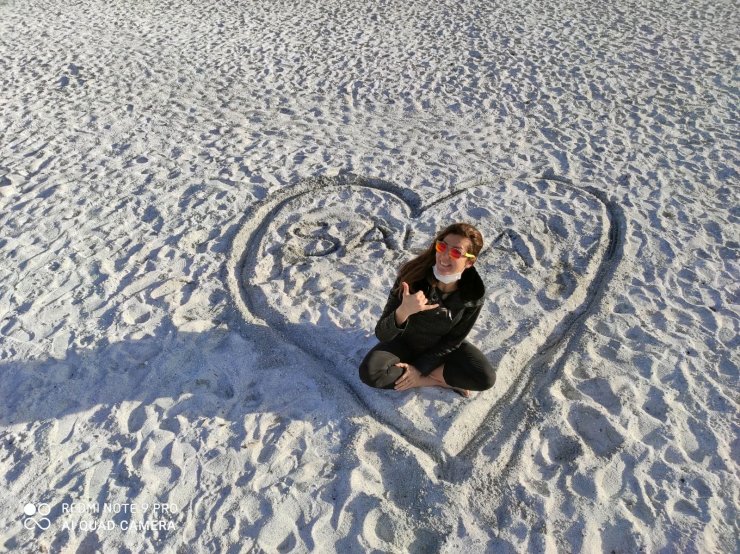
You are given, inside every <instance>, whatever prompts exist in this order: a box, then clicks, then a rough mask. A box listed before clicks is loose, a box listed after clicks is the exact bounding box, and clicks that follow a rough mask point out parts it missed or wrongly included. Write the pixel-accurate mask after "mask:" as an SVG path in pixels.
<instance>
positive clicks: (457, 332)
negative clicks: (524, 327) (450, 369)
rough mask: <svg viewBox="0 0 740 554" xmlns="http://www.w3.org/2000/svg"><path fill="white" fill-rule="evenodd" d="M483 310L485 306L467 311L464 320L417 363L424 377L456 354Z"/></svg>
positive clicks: (481, 305) (474, 307) (417, 367)
mask: <svg viewBox="0 0 740 554" xmlns="http://www.w3.org/2000/svg"><path fill="white" fill-rule="evenodd" d="M481 309H483V304H482V303H481V304H478V305H477V306H472V307H469V308H466V309H465V312H464V313H463V316H462V318H461V319H460V321H458V322H457V324H456V325H455V326H454V327H453V328H452V329H451V330H450V332H449V333H447V334H446V335H445V336H444V337H443V338H442V339H441V340H440V341H439V342H438V343H437V344H436V345H434V346H433V347H432V348H430V349H429V350H427V351H426V352H424V353H423V354H422V355H421V356H419V357H418V358H417V359H416V360H415V361H414V365H415V366H416V369H418V370H419V371H421V373H422V374H423V375H426V374H428V373H430V372H431V371H432V370H434V369H436V368H438V367H439V366H440V365H441V364H442V361H443V359H444V357H445V356H447V355H448V354H450V353H451V352H454V351H455V350H456V349H457V348H458V347H459V346H460V345H461V344H462V342H463V341H464V340H465V337H467V336H468V333H470V330H471V329H472V328H473V326H474V325H475V322H476V320H477V319H478V315H479V314H480V312H481Z"/></svg>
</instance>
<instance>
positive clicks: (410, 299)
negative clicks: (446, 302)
mask: <svg viewBox="0 0 740 554" xmlns="http://www.w3.org/2000/svg"><path fill="white" fill-rule="evenodd" d="M401 286H402V287H403V295H402V297H401V309H402V310H403V313H404V315H406V317H408V316H410V315H413V314H415V313H417V312H424V311H426V310H433V309H434V308H436V307H438V306H439V304H427V297H426V295H425V294H424V293H423V292H422V291H418V292H415V293H414V294H410V293H409V285H408V283H406V282H403V283H401Z"/></svg>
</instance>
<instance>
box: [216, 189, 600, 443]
mask: <svg viewBox="0 0 740 554" xmlns="http://www.w3.org/2000/svg"><path fill="white" fill-rule="evenodd" d="M519 187H520V188H519V189H517V190H521V191H523V192H522V194H523V195H529V196H531V197H532V198H534V199H535V200H537V194H538V191H539V194H542V195H544V194H550V195H554V197H556V198H557V197H558V195H560V196H561V197H562V198H561V200H569V201H570V202H573V201H574V199H577V200H579V201H585V202H586V204H587V205H588V206H590V209H591V210H592V212H593V213H591V214H590V215H591V216H593V217H594V218H595V219H597V220H598V232H597V236H595V237H594V242H593V245H592V246H591V248H590V250H591V251H590V254H589V257H588V260H587V261H586V262H585V265H584V267H583V268H582V269H583V272H582V275H581V276H580V281H579V282H578V283H577V284H576V285H575V286H573V287H571V288H572V290H570V291H569V293H568V297H567V299H566V300H565V301H564V302H563V303H562V305H557V306H555V307H554V308H552V310H551V311H552V314H550V315H551V317H549V319H548V320H546V321H545V322H544V323H540V324H538V325H535V326H533V328H531V329H528V330H526V331H527V334H526V340H524V341H521V340H520V339H521V337H522V333H521V332H520V333H519V335H516V333H515V334H514V336H513V337H511V338H513V339H516V340H519V341H520V342H519V343H517V344H514V345H511V344H510V345H508V346H507V347H505V348H503V347H502V348H500V349H499V351H498V352H497V353H496V355H495V356H493V358H494V359H492V361H493V362H494V364H495V365H496V366H497V367H498V368H499V378H498V381H497V386H496V387H494V389H493V390H492V391H486V392H484V393H481V394H479V395H477V396H476V398H475V399H474V400H473V401H472V402H467V403H465V404H457V405H454V406H456V411H455V412H454V413H451V414H447V417H446V419H449V420H450V421H451V422H450V423H449V425H448V427H447V428H446V429H443V432H442V436H441V439H440V434H439V430H438V429H437V427H438V426H439V421H432V422H428V421H427V422H425V423H426V428H424V426H421V427H420V426H419V418H418V417H416V418H414V413H413V409H414V406H416V409H417V412H418V403H416V404H414V402H413V401H409V400H408V398H409V397H408V395H406V397H405V400H404V397H402V396H401V395H398V394H397V393H393V392H386V391H375V390H373V389H370V388H369V387H366V386H365V385H364V384H362V383H361V382H360V381H359V378H358V377H357V371H356V366H357V364H358V363H359V361H360V359H361V355H362V352H363V351H367V349H369V347H371V346H372V344H374V342H375V339H374V337H372V338H368V333H369V332H371V330H357V329H350V328H347V327H345V328H342V327H341V326H339V327H338V328H339V330H340V332H339V333H336V332H335V333H333V334H332V333H329V336H330V338H331V337H332V336H333V337H334V338H337V337H341V339H342V340H344V337H345V335H346V336H347V337H348V340H346V343H348V344H354V345H358V348H357V349H356V350H355V351H354V352H350V353H349V354H347V353H346V352H344V353H343V355H338V353H339V352H340V351H341V344H339V345H338V344H331V341H330V340H329V341H325V340H321V341H317V340H316V338H317V337H316V336H315V334H313V335H312V336H306V334H307V333H305V331H306V329H308V328H310V327H311V325H314V324H311V323H309V322H308V320H307V319H303V320H302V319H301V317H300V316H298V318H297V321H293V322H291V321H289V319H288V318H286V317H284V316H283V315H282V314H281V313H280V312H278V311H275V309H273V307H272V306H271V305H270V303H269V300H267V297H268V296H272V295H274V294H277V295H280V294H285V293H284V291H280V290H279V285H280V282H281V280H282V274H281V272H284V271H288V270H287V269H286V267H289V266H290V265H291V264H287V265H286V264H284V265H283V266H282V267H279V268H277V274H276V275H277V276H278V277H280V278H279V279H277V280H276V281H274V282H271V281H270V276H269V275H267V273H268V272H269V271H273V273H274V272H275V270H274V268H266V269H265V268H262V269H261V270H260V271H256V270H257V269H258V264H259V263H260V260H264V259H265V254H266V252H267V253H269V245H270V244H277V246H276V248H279V249H283V250H285V251H286V252H287V254H286V253H282V254H280V255H281V256H283V257H285V256H286V255H288V254H289V255H290V256H293V255H295V258H294V259H293V261H295V262H298V261H300V259H301V257H303V258H304V259H305V258H307V257H310V256H315V257H316V258H319V257H321V256H329V255H332V256H337V257H338V258H342V256H343V255H345V254H346V253H347V252H349V251H350V250H351V249H352V248H353V247H356V246H357V244H354V246H353V245H352V244H349V242H352V241H348V243H347V244H341V242H340V241H336V240H333V239H332V238H331V236H330V235H326V236H325V237H321V236H315V237H311V236H309V235H308V234H306V235H305V236H304V234H303V233H301V232H300V229H299V228H296V227H295V226H293V228H292V229H293V230H292V232H291V227H290V226H289V225H288V223H289V221H288V220H289V219H290V217H289V216H290V214H291V212H290V211H289V210H290V209H293V212H292V215H293V218H294V220H299V219H300V218H301V214H300V213H298V212H299V211H300V210H298V209H297V208H300V209H301V210H302V209H304V208H306V209H307V210H311V209H313V208H315V206H314V207H313V208H312V206H311V202H312V201H320V200H321V199H322V198H327V197H329V196H331V195H334V196H335V197H336V201H337V202H339V201H340V200H341V198H349V199H351V198H352V197H353V195H354V196H356V195H358V194H367V195H370V196H371V197H372V200H374V201H375V203H377V204H383V202H385V203H392V202H395V203H396V205H397V207H399V209H400V211H401V212H402V213H400V214H395V215H396V216H399V215H400V216H401V217H395V219H396V220H397V221H395V223H392V224H390V225H388V226H387V227H386V226H381V227H379V228H378V231H380V232H376V233H375V234H376V235H377V237H375V239H373V240H378V241H382V242H383V243H384V244H385V246H386V247H387V250H389V251H398V252H405V251H407V250H408V246H409V244H410V243H411V242H412V239H413V235H414V233H413V231H412V226H411V225H404V224H403V221H402V220H403V219H404V217H407V218H408V220H409V222H411V223H413V225H414V226H418V225H419V224H420V222H421V220H422V216H423V215H424V214H425V213H429V212H428V210H430V209H432V208H434V207H440V206H442V207H444V205H446V206H447V208H448V210H451V211H454V210H453V208H450V206H454V205H455V204H454V202H460V199H461V198H462V196H461V195H462V194H463V193H465V192H468V193H471V194H472V193H475V192H476V191H480V190H484V189H490V190H491V191H493V192H499V193H500V192H501V191H502V190H504V189H505V187H504V186H503V184H502V183H498V184H495V185H494V184H481V183H475V184H470V185H466V186H461V187H460V188H459V189H458V190H457V191H455V192H454V193H452V194H447V195H443V196H441V197H440V198H437V199H434V200H432V201H430V202H426V203H424V202H422V201H421V200H420V199H419V198H418V197H416V196H415V195H414V194H413V193H411V192H409V191H404V190H401V189H399V188H397V187H395V186H393V185H391V184H389V183H386V182H383V181H376V180H367V179H361V178H357V177H353V176H345V177H342V178H337V179H328V178H317V179H311V180H307V181H304V182H302V183H300V184H299V185H297V186H295V187H292V188H291V189H290V190H286V191H282V192H281V193H279V194H277V195H275V196H272V197H270V198H269V199H267V200H265V201H263V202H262V203H260V204H259V205H257V206H255V207H253V209H251V210H250V211H249V212H248V213H247V215H246V216H245V220H244V224H243V225H242V226H241V228H240V231H239V232H238V233H237V235H236V237H235V239H234V241H233V244H232V250H231V257H230V260H229V264H230V272H229V288H230V291H231V293H232V296H233V298H234V302H235V305H236V307H237V309H238V311H239V312H240V314H241V316H242V317H243V318H244V320H245V321H247V322H250V323H266V324H267V325H269V326H270V327H271V328H273V329H274V330H276V331H278V332H279V333H280V334H281V335H282V337H283V338H284V339H285V340H287V341H289V342H291V343H293V344H294V345H296V346H298V347H299V348H301V349H303V350H304V351H306V352H308V353H309V354H311V355H313V356H314V357H316V358H317V359H318V360H320V361H322V362H324V363H327V362H328V364H329V366H330V367H332V368H333V373H334V376H336V377H339V378H340V379H342V380H343V381H344V384H345V385H348V387H346V388H348V390H349V391H350V392H351V393H352V394H353V395H354V396H355V398H356V399H357V400H359V401H360V402H361V403H362V404H363V405H364V406H365V407H366V408H367V409H368V410H369V411H370V413H371V414H372V415H373V416H374V417H375V418H376V419H377V420H379V421H381V422H382V423H383V424H386V425H389V426H391V427H394V428H395V429H396V430H397V431H399V432H400V433H401V434H402V435H403V436H404V437H405V438H406V439H407V440H408V441H409V442H411V443H412V444H415V445H416V446H418V447H421V448H422V449H424V450H425V451H427V452H429V453H430V454H432V455H434V453H435V452H439V451H440V450H441V451H442V452H443V453H444V454H452V455H454V454H457V453H459V452H460V451H461V450H462V449H464V448H465V446H466V445H468V444H469V443H470V441H471V440H472V439H473V438H474V437H475V435H476V433H477V432H478V428H479V423H480V422H481V421H483V419H485V417H486V415H487V414H488V413H489V412H490V411H491V409H492V407H493V406H494V405H495V404H496V403H497V400H499V399H501V398H502V397H503V396H505V395H506V394H507V391H509V390H510V389H511V388H512V386H513V385H514V382H515V381H516V380H517V375H516V371H517V369H518V368H522V367H524V366H525V365H526V364H527V362H528V361H529V360H530V359H532V358H533V356H534V353H535V352H537V351H539V350H540V349H542V348H544V347H547V346H548V345H551V344H552V343H553V342H554V341H556V340H557V339H558V330H559V328H560V327H562V326H563V322H564V321H565V320H566V316H567V315H569V314H571V315H572V314H573V313H575V312H578V311H579V309H581V307H582V306H583V305H585V301H586V296H587V291H588V289H589V285H590V284H591V281H592V279H593V277H594V276H595V275H596V272H597V270H598V269H599V267H600V266H601V263H602V261H603V259H604V255H605V252H606V250H607V248H608V246H609V240H608V239H609V237H608V234H609V225H608V224H607V223H608V219H609V218H608V217H607V213H606V206H605V203H604V201H603V200H602V199H600V198H597V197H596V196H594V195H593V194H591V193H589V192H588V191H584V190H581V189H578V188H577V187H573V186H570V185H569V184H567V183H562V182H553V181H545V180H542V179H534V180H532V181H531V182H528V181H523V182H520V185H519ZM512 191H513V192H516V191H515V190H514V189H511V188H510V189H509V193H511V192H512ZM523 197H524V196H523ZM337 206H340V204H337ZM317 209H319V210H321V209H324V210H327V209H329V208H326V207H322V206H321V205H319V206H318V208H317ZM566 209H567V208H566ZM284 210H288V212H287V213H288V214H289V216H286V217H284V218H283V219H286V218H287V219H286V223H285V224H284V225H282V227H280V226H279V225H278V227H280V228H276V229H273V227H275V225H276V223H275V222H276V221H278V220H280V216H281V214H282V213H283V211H284ZM338 211H339V212H341V209H340V210H338ZM335 215H336V217H338V218H342V217H344V216H346V215H347V214H346V213H345V214H342V213H338V214H335ZM455 215H456V214H450V216H452V218H453V219H470V217H460V216H459V215H458V217H457V218H455V217H454V216H455ZM384 217H385V218H386V219H388V218H391V219H394V217H393V216H391V212H390V211H388V210H386V211H385V215H384ZM574 217H577V216H576V215H575V214H574ZM296 218H297V219H296ZM355 219H361V218H357V216H355ZM446 219H447V220H448V221H450V220H451V219H449V218H446ZM347 220H348V221H349V222H350V223H351V222H352V218H351V217H350V218H348V219H347ZM386 223H387V221H386ZM271 226H272V227H271ZM394 226H395V227H396V229H395V235H396V236H394V230H393V229H392V228H393V227H394ZM388 227H390V228H391V229H388ZM434 231H436V228H435V227H434V226H433V225H432V226H431V227H430V228H429V229H426V230H425V231H423V232H421V233H420V235H421V236H424V237H425V238H424V240H428V236H431V234H432V233H433V232H434ZM271 232H272V236H270V233H271ZM290 235H294V236H297V237H299V238H300V239H301V240H303V241H304V242H303V244H304V245H308V246H306V248H308V250H306V249H304V250H303V251H302V252H292V253H291V248H293V247H291V246H290V244H289V243H288V242H287V241H286V237H287V236H290ZM398 235H401V236H398ZM427 235H428V236H427ZM484 236H485V233H484ZM502 237H503V238H504V239H507V238H508V240H509V246H510V249H513V250H514V251H516V252H517V253H518V254H519V257H520V258H521V259H520V260H518V263H519V264H520V265H521V264H523V265H522V267H524V269H525V270H526V266H527V265H528V263H529V264H531V263H532V259H533V258H534V257H536V255H537V252H536V251H537V248H536V246H535V247H532V245H531V244H530V245H529V248H527V246H526V245H525V246H524V248H520V247H521V244H518V243H519V242H521V241H523V240H525V239H524V238H523V237H522V236H521V234H516V233H513V232H512V231H511V230H510V229H506V230H504V231H502V232H501V233H498V235H497V236H496V237H494V239H493V241H489V244H491V245H492V246H494V247H495V243H496V241H498V240H499V239H501V238H502ZM355 242H358V241H355ZM360 242H361V241H360ZM525 242H526V241H525ZM278 243H279V244H278ZM265 245H268V247H266V246H265ZM541 249H542V248H541V246H540V250H541ZM533 254H534V255H533ZM528 260H529V262H528ZM289 261H290V260H289ZM386 261H387V260H386ZM399 261H400V258H399V259H398V260H394V263H393V264H391V265H392V266H393V268H394V269H395V268H396V267H397V265H398V262H399ZM290 270H291V271H295V272H299V273H300V271H301V268H300V267H297V268H295V267H290ZM257 274H261V279H257V278H256V276H257ZM353 275H357V272H356V271H355V272H353V271H350V272H349V273H348V275H346V277H349V278H350V279H351V278H352V277H353ZM258 280H261V281H262V283H261V284H260V285H259V286H258V285H256V284H255V281H258ZM348 280H349V279H348ZM385 280H392V275H391V276H385V279H383V281H385ZM560 285H561V286H562V285H563V284H562V283H560ZM260 286H261V287H268V286H270V287H273V290H272V292H270V291H268V292H267V293H266V292H265V290H263V289H261V288H260ZM275 286H277V287H278V288H274V287H275ZM366 286H367V284H366ZM370 286H372V285H370ZM565 286H566V287H567V283H566V285H565ZM373 288H378V289H380V293H381V294H382V296H383V301H384V299H385V295H386V294H387V284H384V285H381V286H377V283H376V285H375V286H374V287H373ZM540 292H541V291H540ZM540 301H541V302H540V303H542V302H546V301H547V298H545V297H543V298H540ZM377 303H378V302H377V298H376V304H377ZM375 308H376V310H379V309H382V303H381V305H380V306H375ZM294 315H295V314H294ZM294 319H295V318H294ZM319 327H320V325H319ZM565 331H566V329H562V333H560V334H564V333H565ZM325 336H326V335H324V336H322V339H323V338H324V337H325ZM363 336H364V338H363ZM487 355H489V358H491V355H490V353H489V352H487ZM358 357H359V358H358ZM502 376H503V377H504V378H503V379H502ZM411 394H413V393H411ZM389 395H390V396H389ZM412 398H415V397H412ZM454 401H455V400H454V399H451V398H445V399H444V400H443V403H439V402H438V403H437V406H446V405H450V403H451V402H454ZM409 406H411V408H410V407H409ZM409 410H411V417H406V416H409ZM399 414H400V416H401V417H400V418H399ZM416 415H417V416H418V413H417V414H416Z"/></svg>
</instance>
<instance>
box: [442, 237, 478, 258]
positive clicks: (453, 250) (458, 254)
mask: <svg viewBox="0 0 740 554" xmlns="http://www.w3.org/2000/svg"><path fill="white" fill-rule="evenodd" d="M434 248H435V249H436V250H437V252H439V253H440V254H444V253H445V252H447V249H448V248H449V250H450V258H452V259H453V260H459V259H460V258H462V257H463V256H464V257H466V258H471V259H473V260H474V259H475V256H474V255H473V254H468V253H467V252H463V251H462V250H461V249H460V248H458V247H457V246H450V245H449V244H447V243H446V242H445V241H443V240H438V241H436V242H435V243H434Z"/></svg>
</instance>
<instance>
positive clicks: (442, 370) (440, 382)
mask: <svg viewBox="0 0 740 554" xmlns="http://www.w3.org/2000/svg"><path fill="white" fill-rule="evenodd" d="M482 248H483V236H482V235H481V234H480V232H479V231H478V230H477V229H476V228H475V227H473V226H472V225H469V224H467V223H455V224H453V225H450V226H449V227H447V228H446V229H444V230H443V231H442V232H440V233H439V234H438V235H437V237H436V239H435V240H434V242H433V243H432V244H431V246H430V247H429V248H428V249H427V250H426V251H424V253H422V254H421V255H420V256H418V257H417V258H415V259H413V260H411V261H410V262H407V263H405V264H403V265H402V266H401V270H400V271H399V274H398V278H397V279H396V282H395V283H394V284H393V288H392V289H391V293H390V295H389V297H388V303H387V304H386V306H385V309H384V310H383V315H382V316H381V317H380V320H379V321H378V324H377V325H376V326H375V336H376V337H378V340H379V341H380V343H379V344H378V345H376V346H375V348H373V349H372V350H371V351H370V352H369V353H368V354H367V356H365V359H364V360H363V361H362V364H361V365H360V378H361V379H362V381H363V382H364V383H365V384H367V385H370V386H371V387H377V388H384V389H390V388H393V389H395V390H406V389H410V388H414V387H430V386H438V387H445V388H451V389H455V390H456V391H458V392H460V393H461V394H463V395H464V396H469V394H470V393H469V391H471V390H486V389H489V388H491V387H492V386H493V384H494V382H495V380H496V376H495V373H494V370H493V367H492V366H491V364H490V363H489V362H488V360H487V359H486V357H485V356H484V355H483V353H482V352H481V351H480V350H478V349H477V348H476V347H475V346H473V345H472V344H470V343H468V342H465V337H466V336H467V335H468V333H469V332H470V330H471V329H472V328H473V325H474V324H475V321H476V319H477V318H478V314H479V313H480V311H481V308H482V306H483V300H484V295H485V287H484V286H483V281H482V280H481V278H480V276H479V275H478V272H477V271H476V269H475V268H474V267H473V264H474V263H475V260H476V258H477V256H478V254H479V253H480V251H481V249H482ZM409 283H410V285H409Z"/></svg>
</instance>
